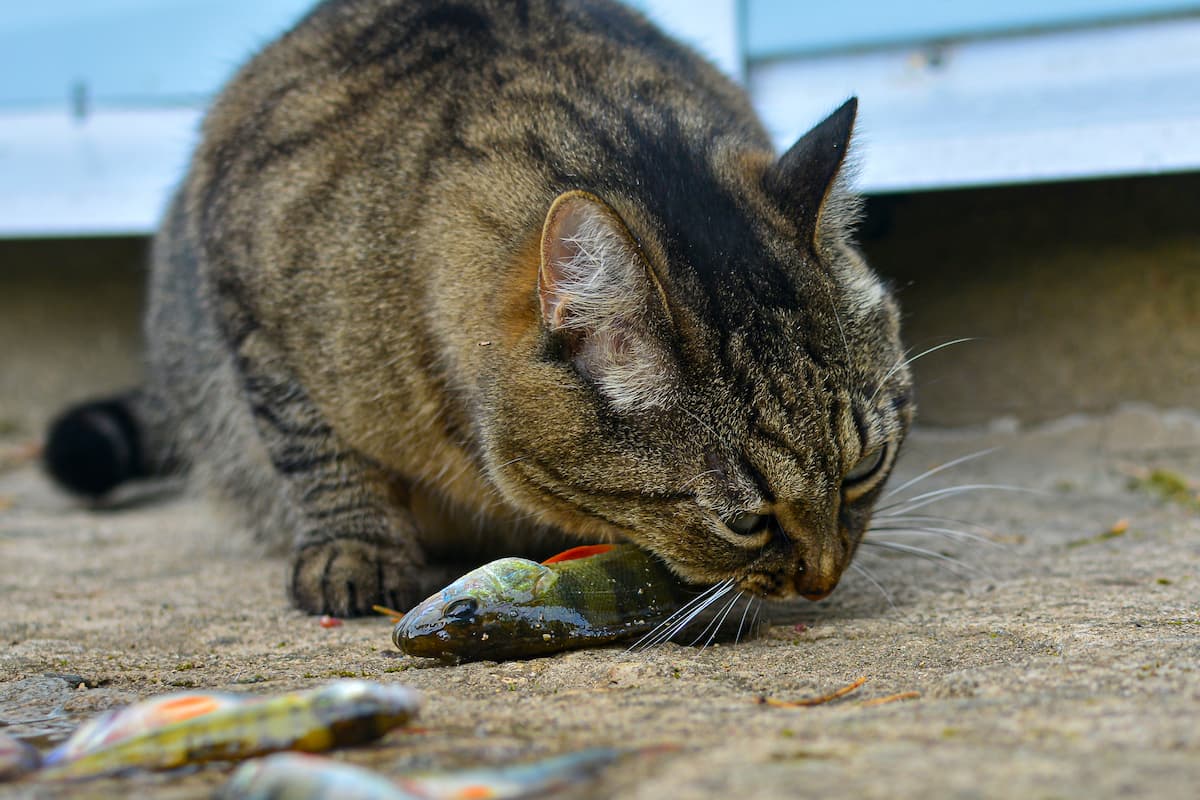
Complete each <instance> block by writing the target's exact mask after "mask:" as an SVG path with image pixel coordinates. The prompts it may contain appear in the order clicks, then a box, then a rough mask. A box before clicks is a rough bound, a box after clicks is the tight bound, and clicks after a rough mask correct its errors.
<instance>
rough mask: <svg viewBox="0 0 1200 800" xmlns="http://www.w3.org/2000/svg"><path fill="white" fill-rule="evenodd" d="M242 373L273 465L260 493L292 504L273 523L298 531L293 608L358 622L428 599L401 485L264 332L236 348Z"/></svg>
mask: <svg viewBox="0 0 1200 800" xmlns="http://www.w3.org/2000/svg"><path fill="white" fill-rule="evenodd" d="M235 374H236V376H237V379H238V383H239V384H240V389H241V391H240V394H241V397H242V399H243V400H244V402H245V403H246V404H247V405H248V410H249V412H250V414H251V415H252V418H253V423H254V429H255V430H256V431H257V433H258V436H259V438H260V439H261V442H262V444H263V446H264V449H265V452H266V454H267V457H268V459H269V461H270V468H269V469H268V470H266V471H267V472H268V473H269V474H268V475H262V474H261V473H262V472H263V470H259V472H260V475H259V477H258V479H257V481H256V483H258V484H260V485H258V486H255V487H254V490H255V491H256V492H268V493H270V492H277V493H278V494H277V495H276V497H279V498H280V499H281V500H284V502H285V503H286V504H287V505H288V513H286V514H282V515H281V514H274V515H268V520H266V521H267V522H268V523H269V524H279V523H280V521H281V518H283V519H286V520H287V524H289V525H291V526H294V528H295V530H293V531H292V532H291V541H292V564H291V570H290V573H289V584H288V592H289V594H290V596H291V599H292V602H293V603H294V604H295V605H296V606H297V607H298V608H300V609H302V610H304V611H309V612H312V613H326V614H337V615H354V614H366V613H369V612H370V611H371V606H372V605H374V604H382V605H386V606H388V607H390V608H399V609H407V608H409V607H411V606H412V605H413V604H414V603H416V602H418V601H419V600H421V599H422V597H421V594H420V589H419V587H418V576H419V570H420V567H421V566H422V563H423V560H424V559H423V554H422V552H421V549H420V547H419V545H418V544H417V539H416V532H415V528H414V525H413V521H412V517H411V515H410V513H409V511H408V508H407V498H406V497H405V494H404V490H403V488H402V486H401V484H400V483H399V482H398V481H397V480H396V477H395V476H394V475H391V474H390V473H388V472H387V471H386V470H384V469H383V468H382V467H380V466H379V465H378V464H375V463H373V462H372V461H371V460H369V459H367V458H366V457H364V456H363V455H361V454H359V453H357V452H355V451H354V450H352V449H351V448H349V447H347V446H346V445H345V444H344V443H343V442H342V441H341V440H340V439H339V437H338V435H337V433H336V432H335V431H334V430H333V429H332V428H331V427H330V426H329V424H328V422H327V421H326V420H325V419H324V417H323V416H322V415H321V413H320V411H319V410H318V409H317V408H316V406H315V405H314V404H313V403H312V401H311V400H310V399H309V397H308V394H307V392H306V391H305V389H304V387H303V385H302V384H301V383H300V382H299V381H298V380H296V378H295V376H294V375H293V374H292V373H291V371H290V370H289V369H288V368H287V367H286V365H285V362H284V360H283V359H282V358H281V357H280V354H279V353H278V351H277V350H276V349H275V348H274V347H273V346H271V343H270V342H269V341H268V340H267V339H266V338H265V337H264V336H263V334H262V332H261V331H253V332H250V333H249V334H248V335H244V336H243V337H241V338H240V341H236V342H235ZM245 488H246V487H243V491H244V490H245ZM265 533H274V532H265ZM277 535H278V534H277V533H276V536H277Z"/></svg>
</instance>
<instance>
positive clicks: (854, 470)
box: [844, 445, 887, 485]
mask: <svg viewBox="0 0 1200 800" xmlns="http://www.w3.org/2000/svg"><path fill="white" fill-rule="evenodd" d="M886 456H887V445H882V446H880V447H876V448H875V449H874V450H872V451H871V452H869V453H867V454H866V455H865V456H863V457H862V458H860V459H859V460H858V463H857V464H855V465H854V466H853V467H851V468H850V471H849V472H847V473H846V477H845V479H844V482H845V483H846V484H847V485H849V484H855V483H862V482H864V481H866V480H867V479H869V478H871V477H872V476H873V475H874V474H875V473H876V472H878V471H879V468H880V467H882V466H883V460H884V458H885V457H886Z"/></svg>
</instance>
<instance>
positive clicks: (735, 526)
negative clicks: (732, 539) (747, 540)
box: [725, 511, 767, 536]
mask: <svg viewBox="0 0 1200 800" xmlns="http://www.w3.org/2000/svg"><path fill="white" fill-rule="evenodd" d="M725 524H726V525H728V526H729V530H731V531H733V532H734V533H736V534H739V535H741V536H750V535H752V534H755V533H758V532H759V531H761V530H762V529H763V527H764V526H765V525H766V524H767V515H766V514H754V513H751V512H749V511H743V512H742V513H740V514H738V515H736V516H734V517H733V518H732V519H730V520H728V521H727V522H726V523H725Z"/></svg>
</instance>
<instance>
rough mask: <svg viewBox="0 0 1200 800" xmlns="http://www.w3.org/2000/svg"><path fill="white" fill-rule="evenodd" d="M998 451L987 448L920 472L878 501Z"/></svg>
mask: <svg viewBox="0 0 1200 800" xmlns="http://www.w3.org/2000/svg"><path fill="white" fill-rule="evenodd" d="M999 449H1000V448H999V447H989V448H987V449H986V450H978V451H976V452H974V453H968V454H967V455H965V456H959V457H958V458H956V459H954V460H953V461H947V462H946V463H945V464H942V465H940V466H937V467H934V468H933V469H927V470H925V471H924V472H922V473H921V474H920V475H918V476H917V477H915V478H912V479H910V480H908V481H905V482H904V483H902V484H900V485H899V486H897V487H896V488H895V489H889V490H888V492H887V494H885V495H884V496H883V497H881V498H879V499H880V500H887V499H888V498H889V497H892V496H893V495H897V494H899V493H900V492H903V491H904V490H905V489H907V488H908V487H910V486H912V485H913V484H916V483H920V482H921V481H923V480H925V479H926V478H931V477H933V476H934V475H937V474H938V473H939V472H942V471H943V470H947V469H950V468H951V467H957V466H958V465H959V464H965V463H966V462H968V461H973V460H974V459H976V458H982V457H983V456H986V455H989V454H991V453H994V452H996V451H997V450H999Z"/></svg>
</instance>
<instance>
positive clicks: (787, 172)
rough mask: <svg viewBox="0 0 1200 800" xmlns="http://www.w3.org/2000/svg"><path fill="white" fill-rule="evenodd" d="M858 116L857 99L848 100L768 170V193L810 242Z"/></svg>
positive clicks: (817, 229)
mask: <svg viewBox="0 0 1200 800" xmlns="http://www.w3.org/2000/svg"><path fill="white" fill-rule="evenodd" d="M857 115H858V98H857V97H851V98H850V99H849V100H847V101H846V102H845V103H843V104H842V105H841V107H840V108H838V110H837V111H834V112H833V113H832V114H830V115H829V116H828V117H826V118H825V119H824V120H823V121H822V122H820V123H818V124H817V125H816V126H815V127H814V128H813V129H812V130H810V131H809V132H808V133H806V134H804V135H803V136H802V137H800V141H798V142H796V143H795V144H794V145H792V147H791V149H789V150H788V151H787V152H786V153H784V154H783V156H782V157H781V158H780V159H779V161H777V162H776V163H775V164H774V165H773V166H772V167H771V168H770V169H769V170H768V171H767V175H766V186H767V189H768V191H770V192H771V194H773V195H774V196H775V197H776V199H777V200H778V202H779V203H780V204H781V205H782V207H783V210H784V212H785V213H786V214H787V215H788V216H789V217H790V218H791V219H792V220H794V221H795V222H796V224H797V225H799V226H800V230H801V231H802V232H803V234H804V236H805V237H806V238H807V239H808V240H809V241H811V242H815V241H816V237H817V232H818V231H819V230H820V226H821V213H822V211H823V210H824V207H825V201H826V200H827V199H828V198H829V193H830V190H831V189H832V188H833V185H834V182H835V181H836V179H837V176H838V172H839V171H841V169H842V165H843V164H844V163H845V161H846V151H847V150H848V149H849V147H850V135H851V133H852V132H853V131H854V119H855V117H856V116H857Z"/></svg>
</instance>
